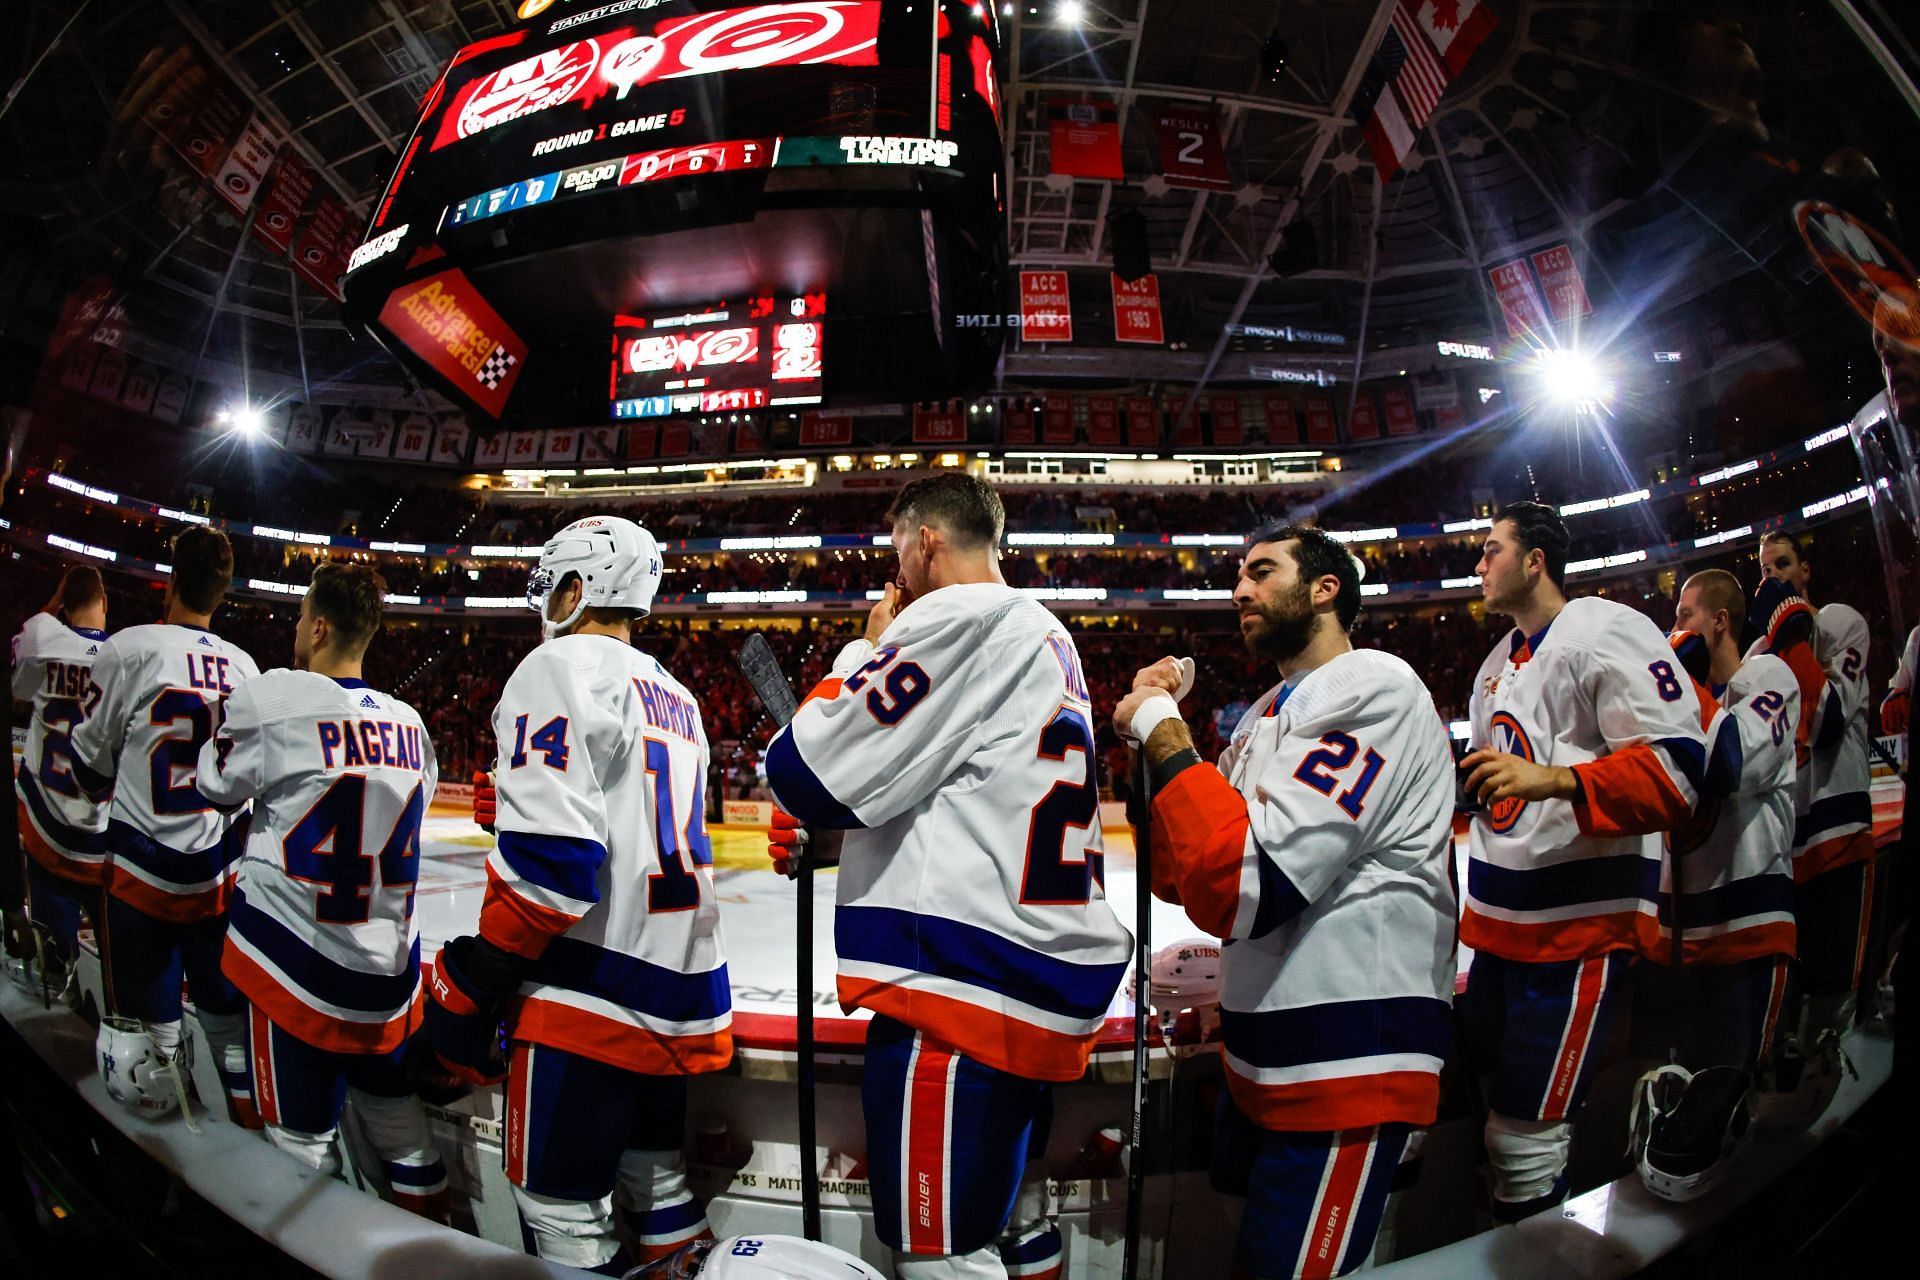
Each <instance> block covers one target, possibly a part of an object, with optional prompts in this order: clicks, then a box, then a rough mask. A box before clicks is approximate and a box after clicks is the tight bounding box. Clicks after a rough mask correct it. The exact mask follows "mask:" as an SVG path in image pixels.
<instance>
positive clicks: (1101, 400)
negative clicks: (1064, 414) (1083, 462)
mask: <svg viewBox="0 0 1920 1280" xmlns="http://www.w3.org/2000/svg"><path fill="white" fill-rule="evenodd" d="M1087 443H1089V444H1104V445H1116V444H1119V443H1120V398H1119V397H1118V396H1088V397H1087Z"/></svg>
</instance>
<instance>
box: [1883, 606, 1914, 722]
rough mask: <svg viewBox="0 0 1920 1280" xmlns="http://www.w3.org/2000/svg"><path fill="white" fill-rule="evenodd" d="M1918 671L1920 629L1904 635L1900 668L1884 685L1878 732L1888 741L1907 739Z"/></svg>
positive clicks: (1897, 668) (1895, 669)
mask: <svg viewBox="0 0 1920 1280" xmlns="http://www.w3.org/2000/svg"><path fill="white" fill-rule="evenodd" d="M1916 670H1920V627H1915V628H1914V629H1913V630H1911V631H1909V632H1907V643H1906V646H1905V647H1904V648H1902V649H1901V650H1900V665H1899V666H1897V667H1895V668H1894V671H1893V678H1892V679H1891V680H1889V681H1887V696H1886V697H1884V698H1882V699H1880V732H1881V733H1883V734H1885V735H1886V736H1887V737H1889V738H1902V737H1905V736H1906V733H1907V726H1908V725H1909V724H1911V723H1912V719H1913V676H1914V672H1915V671H1916Z"/></svg>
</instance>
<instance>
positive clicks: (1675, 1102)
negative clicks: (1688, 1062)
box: [1636, 1066, 1753, 1202]
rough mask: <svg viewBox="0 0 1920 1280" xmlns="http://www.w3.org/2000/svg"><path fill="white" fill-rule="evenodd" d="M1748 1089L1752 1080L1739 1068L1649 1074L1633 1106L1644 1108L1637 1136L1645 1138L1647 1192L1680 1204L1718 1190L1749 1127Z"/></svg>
mask: <svg viewBox="0 0 1920 1280" xmlns="http://www.w3.org/2000/svg"><path fill="white" fill-rule="evenodd" d="M1752 1086H1753V1077H1752V1076H1750V1075H1749V1074H1747V1072H1745V1071H1743V1070H1741V1069H1740V1068H1739V1067H1707V1068H1705V1069H1703V1070H1700V1071H1696V1072H1693V1073H1692V1074H1689V1073H1688V1072H1687V1071H1686V1070H1685V1069H1684V1068H1682V1067H1676V1066H1666V1067H1660V1068H1658V1069H1657V1070H1655V1071H1651V1072H1648V1073H1647V1075H1646V1076H1645V1077H1643V1079H1642V1081H1641V1098H1642V1100H1643V1101H1642V1102H1641V1106H1640V1108H1636V1110H1641V1108H1644V1110H1643V1112H1642V1114H1643V1115H1644V1119H1643V1120H1640V1121H1639V1122H1638V1123H1637V1124H1636V1131H1637V1134H1636V1136H1638V1135H1640V1134H1643V1135H1644V1139H1643V1140H1642V1142H1641V1144H1640V1150H1639V1152H1638V1155H1639V1168H1640V1181H1641V1182H1643V1183H1645V1184H1646V1188H1647V1190H1649V1191H1651V1192H1653V1194H1654V1195H1656V1196H1659V1197H1660V1198H1661V1199H1662V1200H1672V1201H1681V1202H1684V1201H1687V1200H1693V1199H1696V1198H1698V1197H1700V1196H1702V1195H1705V1194H1706V1193H1707V1192H1708V1191H1711V1190H1712V1189H1713V1188H1714V1187H1715V1186H1717V1185H1718V1184H1719V1182H1720V1179H1721V1178H1722V1177H1724V1176H1725V1175H1726V1172H1727V1166H1728V1165H1730V1164H1731V1163H1732V1162H1733V1160H1734V1158H1735V1157H1736V1156H1737V1155H1738V1154H1739V1151H1740V1148H1741V1146H1742V1145H1744V1143H1745V1142H1746V1138H1747V1132H1748V1130H1749V1128H1750V1127H1751V1125H1752V1120H1753V1112H1752V1109H1751V1104H1750V1102H1749V1094H1750V1092H1751V1090H1752Z"/></svg>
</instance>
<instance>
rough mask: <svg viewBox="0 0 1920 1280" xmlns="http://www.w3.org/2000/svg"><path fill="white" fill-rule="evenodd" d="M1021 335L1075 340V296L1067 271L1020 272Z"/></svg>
mask: <svg viewBox="0 0 1920 1280" xmlns="http://www.w3.org/2000/svg"><path fill="white" fill-rule="evenodd" d="M1020 337H1021V340H1022V341H1025V342H1072V341H1073V299H1072V297H1071V295H1070V294H1069V293H1068V290H1067V273H1066V272H1064V271H1022V272H1021V273H1020Z"/></svg>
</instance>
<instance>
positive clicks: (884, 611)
mask: <svg viewBox="0 0 1920 1280" xmlns="http://www.w3.org/2000/svg"><path fill="white" fill-rule="evenodd" d="M912 603H913V592H911V591H909V590H907V589H906V588H905V587H903V586H901V585H900V584H899V583H897V582H889V583H888V584H887V585H886V586H885V587H883V588H881V592H880V602H879V603H878V604H876V605H874V606H873V609H872V610H871V611H870V612H869V613H868V614H867V643H868V644H879V643H880V637H881V636H883V635H885V634H886V632H887V628H888V627H890V626H892V625H893V620H894V619H895V618H897V617H899V616H900V611H901V610H902V609H904V608H906V607H907V606H908V605H910V604H912Z"/></svg>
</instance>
